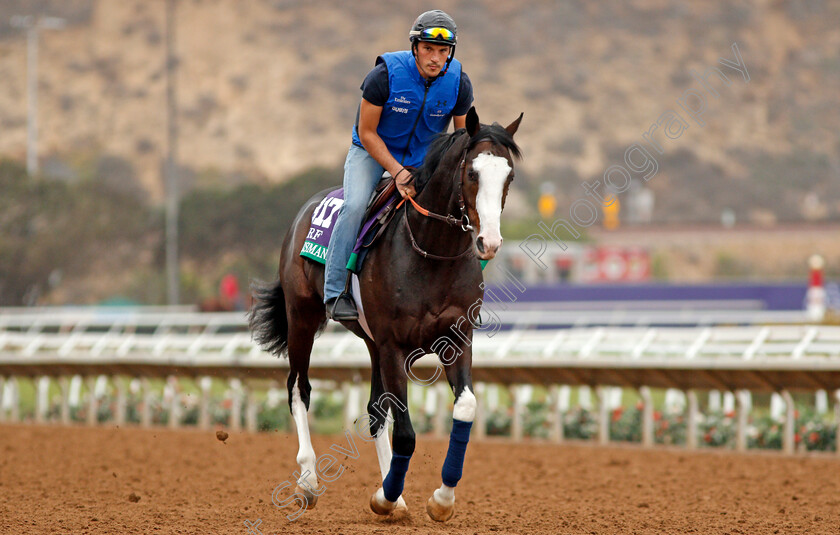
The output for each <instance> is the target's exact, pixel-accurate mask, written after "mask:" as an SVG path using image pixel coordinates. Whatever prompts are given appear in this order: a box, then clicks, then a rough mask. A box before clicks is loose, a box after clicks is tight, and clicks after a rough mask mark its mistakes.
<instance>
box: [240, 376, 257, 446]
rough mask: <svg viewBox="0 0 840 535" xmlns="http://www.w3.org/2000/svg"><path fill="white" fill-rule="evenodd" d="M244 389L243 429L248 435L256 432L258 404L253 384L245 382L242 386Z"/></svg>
mask: <svg viewBox="0 0 840 535" xmlns="http://www.w3.org/2000/svg"><path fill="white" fill-rule="evenodd" d="M244 389H245V429H246V430H247V431H248V432H249V433H256V432H257V413H258V411H259V404H258V403H257V392H256V389H255V388H254V385H253V384H249V383H248V382H247V381H246V382H245V385H244Z"/></svg>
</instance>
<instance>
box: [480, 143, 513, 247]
mask: <svg viewBox="0 0 840 535" xmlns="http://www.w3.org/2000/svg"><path fill="white" fill-rule="evenodd" d="M472 168H473V170H475V171H476V172H477V173H478V194H477V195H476V196H475V209H476V211H477V212H478V217H479V219H480V222H481V232H480V233H479V235H478V237H479V238H481V239H483V241H484V248H485V251H488V252H490V251H495V250H496V249H498V248H499V247H501V245H502V233H501V231H500V230H499V222H500V220H501V217H502V193H503V192H504V189H505V182H507V177H508V174H510V165H508V161H507V159H506V158H503V157H501V156H494V155H493V154H490V153H489V152H482V153H481V154H479V155H478V156H476V157H475V159H474V160H473V163H472Z"/></svg>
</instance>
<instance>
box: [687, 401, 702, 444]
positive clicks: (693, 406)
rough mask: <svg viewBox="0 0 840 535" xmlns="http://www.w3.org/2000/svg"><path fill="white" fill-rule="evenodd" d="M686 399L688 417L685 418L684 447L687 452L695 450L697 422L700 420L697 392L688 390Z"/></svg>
mask: <svg viewBox="0 0 840 535" xmlns="http://www.w3.org/2000/svg"><path fill="white" fill-rule="evenodd" d="M686 397H687V398H688V415H687V418H686V430H685V445H686V448H687V449H689V450H696V449H697V442H698V441H697V422H698V420H699V419H700V418H699V417H700V410H699V405H698V403H697V391H696V390H694V389H690V390H689V391H688V392H686Z"/></svg>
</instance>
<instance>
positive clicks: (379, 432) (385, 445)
mask: <svg viewBox="0 0 840 535" xmlns="http://www.w3.org/2000/svg"><path fill="white" fill-rule="evenodd" d="M365 344H366V345H367V347H368V351H370V355H371V375H370V401H368V406H367V410H368V417H369V419H370V435H371V436H372V437H374V444H375V446H376V457H377V459H378V460H379V471H380V472H381V473H382V481H383V482H384V481H385V478H386V477H388V471H389V470H390V469H391V458H392V457H393V453H392V452H391V437H389V436H388V422H389V421H393V417H390V416H389V414H390V411H389V410H388V406H387V404H386V405H385V407H382V400H383V397H382V396H383V394H384V393H385V386H384V385H383V384H382V377H381V371H380V369H379V350H378V349H377V347H376V345H375V344H374V343H373V342H372V341H370V340H368V339H365ZM389 418H390V419H389ZM373 504H374V502H373V501H371V508H372V509H373V510H374V512H376V513H379V514H388V513H390V512H392V511H399V510H406V509H408V507H407V506H406V504H405V500H403V497H402V496H400V497H399V498H397V503H396V506H395V508H394V509H393V510H389V509H388V508H387V507H378V506H377V508H373Z"/></svg>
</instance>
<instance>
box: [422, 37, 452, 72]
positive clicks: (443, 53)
mask: <svg viewBox="0 0 840 535" xmlns="http://www.w3.org/2000/svg"><path fill="white" fill-rule="evenodd" d="M448 57H449V46H448V45H438V44H435V43H424V42H422V41H421V42H420V43H418V44H417V69H418V70H419V71H420V74H421V75H422V76H423V78H426V79H429V78H434V77H435V76H437V75H439V74H440V72H441V70H442V69H443V68H444V67H445V66H446V59H447V58H448Z"/></svg>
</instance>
